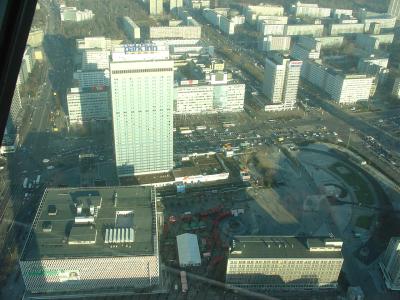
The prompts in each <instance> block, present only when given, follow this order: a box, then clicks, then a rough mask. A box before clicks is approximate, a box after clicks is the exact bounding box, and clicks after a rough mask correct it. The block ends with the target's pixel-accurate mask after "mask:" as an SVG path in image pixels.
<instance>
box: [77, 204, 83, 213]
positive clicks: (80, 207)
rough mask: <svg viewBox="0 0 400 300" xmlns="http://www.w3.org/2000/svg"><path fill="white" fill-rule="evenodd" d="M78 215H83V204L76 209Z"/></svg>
mask: <svg viewBox="0 0 400 300" xmlns="http://www.w3.org/2000/svg"><path fill="white" fill-rule="evenodd" d="M76 213H77V214H78V215H81V214H82V204H79V205H78V206H77V207H76Z"/></svg>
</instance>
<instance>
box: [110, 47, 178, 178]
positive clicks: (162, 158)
mask: <svg viewBox="0 0 400 300" xmlns="http://www.w3.org/2000/svg"><path fill="white" fill-rule="evenodd" d="M173 67H174V62H173V61H172V60H169V50H168V48H167V47H166V46H162V45H158V46H157V45H155V44H146V45H142V44H133V45H124V46H123V47H119V48H115V49H114V50H113V53H112V61H111V63H110V74H111V99H112V114H113V125H114V126H113V127H114V147H115V159H116V165H117V173H118V176H119V177H123V176H132V175H138V174H146V173H158V172H164V171H168V170H171V169H172V166H173V130H172V129H173V80H174V78H173V77H174V71H173Z"/></svg>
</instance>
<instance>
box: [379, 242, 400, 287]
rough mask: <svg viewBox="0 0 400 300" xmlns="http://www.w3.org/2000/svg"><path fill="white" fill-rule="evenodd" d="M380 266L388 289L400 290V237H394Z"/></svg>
mask: <svg viewBox="0 0 400 300" xmlns="http://www.w3.org/2000/svg"><path fill="white" fill-rule="evenodd" d="M380 267H381V270H382V272H383V276H384V279H385V283H386V286H387V288H388V289H391V290H400V237H392V238H391V239H390V242H389V245H388V246H387V248H386V251H385V253H384V255H383V258H382V261H381V262H380Z"/></svg>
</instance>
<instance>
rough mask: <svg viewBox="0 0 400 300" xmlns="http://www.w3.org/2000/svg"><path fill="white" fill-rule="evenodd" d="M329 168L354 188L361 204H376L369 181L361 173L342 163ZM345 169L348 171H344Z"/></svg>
mask: <svg viewBox="0 0 400 300" xmlns="http://www.w3.org/2000/svg"><path fill="white" fill-rule="evenodd" d="M329 170H330V171H331V172H333V173H335V175H336V176H338V177H340V178H342V180H343V181H344V182H345V183H346V184H347V185H348V186H351V187H352V188H353V191H354V194H355V195H356V197H357V201H358V203H359V204H360V205H372V204H374V197H373V194H372V191H371V189H370V187H369V182H368V181H367V180H366V179H364V178H363V176H362V175H361V174H360V173H358V172H356V171H353V170H352V169H349V168H348V167H347V166H345V165H344V164H341V163H335V164H333V165H331V166H330V167H329ZM344 170H346V171H347V172H344Z"/></svg>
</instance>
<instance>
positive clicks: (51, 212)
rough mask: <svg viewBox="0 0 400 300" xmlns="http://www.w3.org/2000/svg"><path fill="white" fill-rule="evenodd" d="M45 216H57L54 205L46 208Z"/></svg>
mask: <svg viewBox="0 0 400 300" xmlns="http://www.w3.org/2000/svg"><path fill="white" fill-rule="evenodd" d="M47 214H48V215H49V216H55V215H57V207H56V206H55V205H52V204H51V205H49V206H48V208H47Z"/></svg>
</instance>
